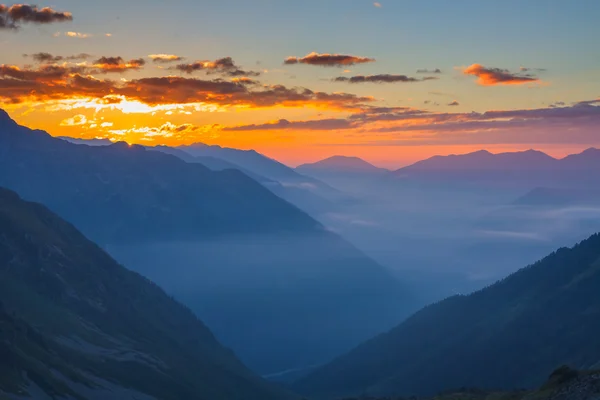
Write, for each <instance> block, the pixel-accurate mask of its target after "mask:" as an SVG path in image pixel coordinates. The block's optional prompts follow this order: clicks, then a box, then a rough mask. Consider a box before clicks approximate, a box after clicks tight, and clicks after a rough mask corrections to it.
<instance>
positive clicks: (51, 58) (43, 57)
mask: <svg viewBox="0 0 600 400" xmlns="http://www.w3.org/2000/svg"><path fill="white" fill-rule="evenodd" d="M24 56H25V57H31V58H33V60H34V61H35V62H38V63H43V64H49V63H56V62H60V61H77V60H86V59H88V58H90V57H91V55H89V54H86V53H80V54H75V55H72V56H66V57H64V56H55V55H52V54H50V53H45V52H41V53H35V54H29V55H28V54H24Z"/></svg>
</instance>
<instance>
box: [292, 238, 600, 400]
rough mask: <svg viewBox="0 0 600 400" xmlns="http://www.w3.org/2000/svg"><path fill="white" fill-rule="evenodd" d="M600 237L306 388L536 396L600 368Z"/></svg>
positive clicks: (438, 313) (382, 342)
mask: <svg viewBox="0 0 600 400" xmlns="http://www.w3.org/2000/svg"><path fill="white" fill-rule="evenodd" d="M598 287H600V234H596V235H593V236H592V237H590V238H589V239H587V240H585V241H583V242H581V243H579V244H578V245H576V246H575V247H573V248H570V249H567V248H562V249H560V250H558V251H556V252H554V253H553V254H551V255H549V256H548V257H546V258H544V259H543V260H541V261H539V262H537V263H535V264H533V265H531V266H528V267H526V268H524V269H522V270H520V271H518V272H517V273H515V274H513V275H511V276H509V277H508V278H506V279H504V280H501V281H499V282H497V283H496V284H494V285H492V286H490V287H487V288H485V289H483V290H481V291H478V292H475V293H473V294H470V295H466V296H463V295H461V296H454V297H451V298H448V299H446V300H443V301H441V302H439V303H436V304H433V305H431V306H428V307H426V308H424V309H423V310H421V311H419V312H417V313H416V314H414V315H413V316H412V317H410V318H409V319H407V320H406V321H404V322H403V323H401V324H400V325H398V326H397V327H396V328H394V329H392V330H391V331H389V332H387V333H385V334H382V335H380V336H377V337H375V338H373V339H371V340H370V341H367V342H365V343H363V344H362V345H360V346H358V347H357V348H355V349H354V350H352V351H351V352H350V353H348V354H346V355H343V356H341V357H339V358H337V359H335V360H334V361H332V362H331V363H330V364H328V365H325V366H324V367H322V368H319V369H317V370H316V371H314V372H313V373H311V374H310V375H309V376H308V377H305V378H304V379H301V380H300V381H299V382H298V383H297V385H296V389H297V390H299V391H300V392H302V393H305V394H310V395H314V396H317V397H320V398H332V397H334V396H341V395H359V394H372V395H387V394H395V395H432V394H435V393H436V392H438V391H441V390H444V389H448V388H457V387H478V388H480V389H497V388H505V389H517V388H530V387H534V386H536V385H539V384H541V383H543V380H544V379H545V377H546V376H548V375H549V374H550V373H551V372H552V371H553V370H554V369H555V368H556V367H557V366H560V365H563V364H568V365H571V366H573V367H581V368H592V369H593V368H596V369H597V368H598V367H600V341H599V340H598V337H597V332H598V331H599V330H600V291H598Z"/></svg>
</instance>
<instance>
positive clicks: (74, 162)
mask: <svg viewBox="0 0 600 400" xmlns="http://www.w3.org/2000/svg"><path fill="white" fill-rule="evenodd" d="M0 186H4V187H7V188H9V189H12V190H14V191H16V192H18V193H19V194H20V195H21V196H22V197H23V198H25V199H27V200H33V201H37V202H41V203H43V204H45V205H46V206H48V207H49V208H50V209H52V210H53V211H54V212H56V213H57V214H59V215H60V216H61V217H63V218H65V219H66V220H68V221H69V222H71V223H73V224H74V225H75V226H76V227H77V228H78V229H80V230H81V231H82V232H83V233H84V234H85V235H87V236H88V237H90V238H91V239H93V240H95V241H96V242H98V243H99V244H101V245H102V247H103V248H104V249H105V250H107V251H108V252H109V253H110V254H111V256H113V257H114V258H115V259H117V260H118V261H119V262H121V263H123V264H124V265H127V267H128V268H131V269H132V270H134V271H136V272H139V273H141V274H142V275H144V276H146V277H148V278H150V279H151V280H152V281H154V282H156V283H157V284H158V285H160V286H161V287H162V288H164V289H165V290H166V291H167V292H168V293H169V294H170V295H173V296H174V297H175V298H177V299H178V300H180V301H182V302H183V303H184V304H185V305H187V306H188V307H190V308H191V309H192V311H194V312H195V313H196V314H197V315H198V316H199V317H200V318H201V319H202V320H203V321H205V322H206V323H207V324H208V325H209V326H210V327H211V329H212V330H213V332H215V334H216V335H217V337H218V338H219V340H220V341H221V342H222V343H223V344H225V345H226V346H228V347H231V348H232V349H233V350H234V351H235V352H236V354H237V355H238V356H239V357H240V358H241V359H242V361H243V362H244V363H246V365H248V366H249V367H251V368H253V369H255V370H256V371H258V372H259V373H261V374H269V373H278V372H281V371H285V370H288V369H299V368H306V367H309V366H312V365H315V364H319V363H323V362H325V361H327V360H328V359H330V358H332V357H334V356H336V355H338V354H341V353H343V352H345V351H348V350H350V349H351V348H352V347H354V346H355V345H357V344H358V343H360V342H361V341H362V340H365V339H367V338H368V337H370V336H372V335H375V334H377V333H379V332H382V331H384V330H387V329H389V328H391V327H392V326H393V324H394V323H395V322H396V321H398V319H399V318H402V317H404V316H406V313H407V310H408V308H410V304H409V302H410V301H411V295H410V293H409V291H408V290H406V288H405V287H404V286H403V285H401V284H400V283H399V282H397V281H396V280H395V279H394V278H393V277H391V275H390V273H389V272H388V271H387V270H385V269H384V268H383V267H382V266H381V265H379V264H377V263H376V262H374V261H373V260H372V259H370V258H368V257H367V256H365V255H364V254H363V253H362V252H360V251H359V250H358V249H356V248H355V247H353V246H352V245H351V244H350V243H348V242H346V241H345V240H344V239H342V238H341V237H339V236H338V235H336V234H334V233H332V232H330V231H328V230H326V229H325V228H324V227H323V226H322V225H321V224H320V223H318V222H317V221H315V220H314V219H313V218H311V217H310V216H309V215H307V214H306V213H304V212H303V211H301V210H299V209H298V208H296V207H295V206H293V205H291V204H290V203H288V202H286V201H284V200H282V199H281V198H279V197H277V196H276V195H274V194H273V193H272V192H270V191H269V190H267V189H266V188H265V187H264V186H262V185H261V184H259V183H257V182H256V181H254V180H252V179H251V178H249V177H248V176H247V175H245V174H244V173H242V172H240V171H238V170H230V169H228V170H223V171H211V170H210V169H208V168H206V167H204V166H203V165H201V164H197V163H187V162H185V161H183V160H181V159H180V158H178V157H175V156H173V155H169V154H164V153H161V152H158V151H149V150H147V149H145V148H143V147H140V146H129V145H127V144H125V143H116V144H113V145H111V146H96V147H95V146H85V145H75V144H72V143H68V142H66V141H64V140H60V139H56V138H53V137H51V136H50V135H48V134H47V133H45V132H42V131H32V130H30V129H28V128H26V127H22V126H19V125H17V124H16V123H15V122H14V121H12V120H11V119H10V118H8V116H7V115H6V114H4V117H3V118H0ZM365 299H366V300H365Z"/></svg>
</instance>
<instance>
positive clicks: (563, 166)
mask: <svg viewBox="0 0 600 400" xmlns="http://www.w3.org/2000/svg"><path fill="white" fill-rule="evenodd" d="M599 170H600V150H599V149H596V148H589V149H587V150H585V151H583V152H581V153H579V154H572V155H569V156H567V157H564V158H561V159H557V158H553V157H551V156H549V155H547V154H545V153H543V152H541V151H536V150H527V151H521V152H512V153H499V154H492V153H490V152H488V151H486V150H480V151H477V152H474V153H469V154H463V155H450V156H434V157H431V158H428V159H426V160H423V161H419V162H417V163H415V164H412V165H409V166H407V167H404V168H401V169H399V170H397V171H394V172H393V174H394V175H395V176H396V177H397V178H400V179H404V180H406V179H428V180H434V181H443V180H453V181H473V182H477V181H483V182H485V183H487V184H490V183H495V184H511V185H521V186H529V187H530V188H532V189H533V188H534V187H537V186H545V187H555V186H556V187H581V186H587V185H590V184H594V183H597V178H596V176H597V175H596V174H595V173H597V172H598V171H599ZM591 173H592V174H591Z"/></svg>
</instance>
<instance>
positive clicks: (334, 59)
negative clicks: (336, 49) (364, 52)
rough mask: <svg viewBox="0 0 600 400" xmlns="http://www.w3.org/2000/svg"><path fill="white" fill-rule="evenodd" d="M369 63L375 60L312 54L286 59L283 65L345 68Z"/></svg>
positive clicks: (343, 55) (350, 56) (340, 55)
mask: <svg viewBox="0 0 600 400" xmlns="http://www.w3.org/2000/svg"><path fill="white" fill-rule="evenodd" d="M371 62H375V59H374V58H368V57H359V56H352V55H347V54H328V53H325V54H319V53H315V52H313V53H310V54H307V55H306V56H304V57H288V58H286V59H285V61H284V62H283V63H284V64H286V65H294V64H307V65H316V66H321V67H347V66H351V65H356V64H365V63H371Z"/></svg>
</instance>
